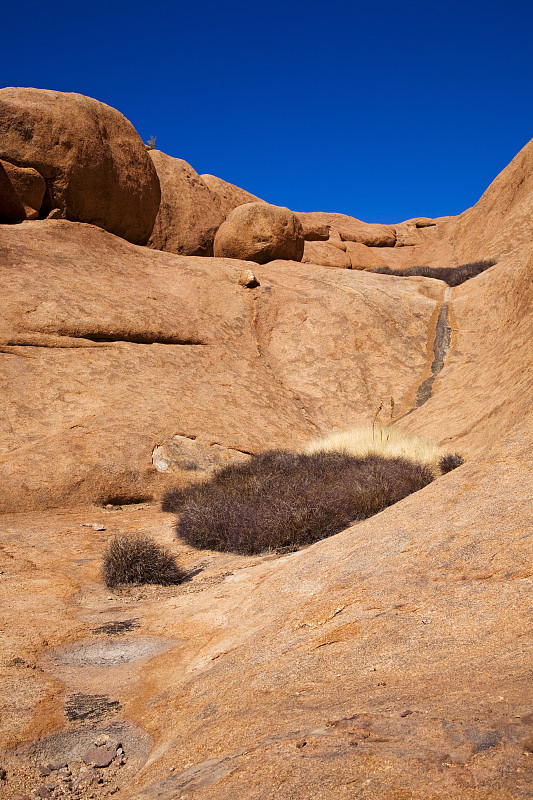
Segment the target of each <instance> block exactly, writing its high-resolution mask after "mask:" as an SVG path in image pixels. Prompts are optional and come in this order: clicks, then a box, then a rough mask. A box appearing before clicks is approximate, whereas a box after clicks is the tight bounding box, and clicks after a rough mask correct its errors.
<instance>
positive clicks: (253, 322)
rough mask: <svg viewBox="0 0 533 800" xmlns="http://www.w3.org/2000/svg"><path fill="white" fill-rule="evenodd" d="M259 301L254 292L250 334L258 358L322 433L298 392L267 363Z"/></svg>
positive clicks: (307, 420)
mask: <svg viewBox="0 0 533 800" xmlns="http://www.w3.org/2000/svg"><path fill="white" fill-rule="evenodd" d="M258 299H259V297H258V295H257V294H256V293H255V292H254V293H253V295H252V298H251V303H252V306H251V312H252V313H251V317H250V332H251V334H252V339H253V341H254V343H255V349H256V352H257V356H258V358H259V359H260V361H261V363H263V364H264V365H265V367H266V369H267V370H268V372H269V373H270V375H271V376H272V378H273V380H274V381H275V382H276V383H277V384H278V385H279V386H281V387H282V389H284V391H286V392H287V393H288V394H290V395H291V397H292V398H293V401H294V402H295V404H296V405H297V406H298V407H299V409H300V411H301V412H302V414H303V415H304V417H305V421H306V422H308V423H309V424H310V425H312V426H313V428H315V430H317V431H320V428H319V427H318V425H317V424H316V423H315V422H314V421H313V420H312V419H311V417H310V415H309V412H308V411H307V409H306V407H305V405H304V403H303V401H302V400H301V398H300V397H299V396H298V395H297V394H296V392H295V391H294V390H293V389H290V388H289V387H287V386H285V384H284V383H283V381H282V380H281V378H280V377H279V375H277V374H276V373H275V372H274V370H273V369H272V367H271V366H270V363H269V362H268V361H267V359H266V358H265V356H264V355H263V351H262V349H261V342H260V337H259V333H258V331H257V317H258V314H257V301H258Z"/></svg>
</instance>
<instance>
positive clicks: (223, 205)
mask: <svg viewBox="0 0 533 800" xmlns="http://www.w3.org/2000/svg"><path fill="white" fill-rule="evenodd" d="M200 177H201V179H202V180H203V182H204V183H205V184H206V186H207V187H208V189H209V191H210V192H211V194H212V195H213V197H214V198H215V202H216V203H217V205H218V207H219V208H220V211H221V213H222V214H223V215H224V219H226V217H228V216H229V215H230V214H231V212H232V211H233V209H234V208H237V206H242V205H244V204H245V203H263V202H264V201H263V200H261V198H260V197H256V196H255V194H251V193H250V192H247V191H246V190H245V189H241V188H240V187H239V186H234V185H233V183H228V182H227V181H223V180H222V178H217V177H216V176H215V175H200Z"/></svg>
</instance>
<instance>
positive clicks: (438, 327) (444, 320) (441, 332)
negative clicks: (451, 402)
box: [393, 287, 452, 424]
mask: <svg viewBox="0 0 533 800" xmlns="http://www.w3.org/2000/svg"><path fill="white" fill-rule="evenodd" d="M450 299H451V289H450V287H446V289H445V291H444V294H443V299H442V301H441V302H439V303H437V306H436V309H435V312H434V314H436V323H435V330H434V332H433V342H432V345H431V350H430V348H429V347H428V351H430V352H432V354H433V358H432V361H431V363H430V365H429V375H427V377H425V378H424V380H423V381H422V382H421V383H419V384H418V386H417V387H416V391H415V393H414V399H413V401H412V406H411V408H410V409H409V410H408V411H406V412H405V413H404V414H402V415H401V416H399V417H397V418H396V419H395V420H394V423H396V422H399V421H400V420H401V419H404V417H407V416H409V414H412V413H413V411H415V410H416V409H417V408H420V407H421V406H423V405H424V403H427V401H428V400H429V399H430V398H431V397H432V396H433V386H434V384H435V380H436V379H437V377H438V375H439V373H440V372H441V371H442V369H443V367H444V362H445V360H446V356H447V355H448V352H449V350H450V345H451V341H452V327H451V325H450V306H449V302H448V301H449V300H450ZM434 318H435V317H433V319H434ZM431 329H432V325H431V324H430V328H429V332H428V335H430V336H431ZM428 344H429V343H428ZM412 392H413V390H411V392H410V394H412ZM394 423H393V424H394Z"/></svg>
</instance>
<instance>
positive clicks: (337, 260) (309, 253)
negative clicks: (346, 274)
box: [302, 241, 351, 269]
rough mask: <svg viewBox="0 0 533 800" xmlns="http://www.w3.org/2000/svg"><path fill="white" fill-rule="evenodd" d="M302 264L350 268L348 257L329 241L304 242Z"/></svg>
mask: <svg viewBox="0 0 533 800" xmlns="http://www.w3.org/2000/svg"><path fill="white" fill-rule="evenodd" d="M302 261H303V263H304V264H321V265H322V266H323V267H339V268H340V269H351V261H350V257H349V256H348V255H347V254H346V253H345V252H343V251H342V250H340V249H339V248H338V247H335V245H333V244H330V242H329V241H328V242H305V243H304V254H303V256H302Z"/></svg>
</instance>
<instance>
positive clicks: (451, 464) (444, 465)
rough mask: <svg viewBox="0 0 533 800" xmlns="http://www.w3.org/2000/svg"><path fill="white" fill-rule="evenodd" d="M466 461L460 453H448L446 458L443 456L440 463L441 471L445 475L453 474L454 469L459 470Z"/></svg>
mask: <svg viewBox="0 0 533 800" xmlns="http://www.w3.org/2000/svg"><path fill="white" fill-rule="evenodd" d="M464 463H465V460H464V458H463V457H462V456H460V455H459V453H448V454H447V455H445V456H442V458H441V460H440V461H439V467H440V471H441V472H442V474H443V475H445V474H446V473H447V472H451V471H452V469H457V467H460V466H461V464H464Z"/></svg>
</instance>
